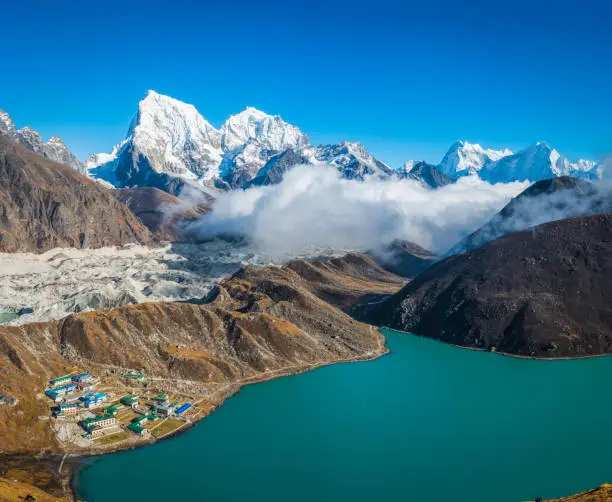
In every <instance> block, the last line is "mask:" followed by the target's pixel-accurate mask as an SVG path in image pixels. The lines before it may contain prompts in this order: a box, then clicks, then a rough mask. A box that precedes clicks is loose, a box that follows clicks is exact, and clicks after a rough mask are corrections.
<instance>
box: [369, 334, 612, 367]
mask: <svg viewBox="0 0 612 502" xmlns="http://www.w3.org/2000/svg"><path fill="white" fill-rule="evenodd" d="M378 329H379V330H383V329H388V330H389V331H395V332H396V333H401V334H402V335H409V336H417V337H419V338H424V339H426V340H432V341H434V342H438V343H442V344H444V345H449V346H451V347H456V348H458V349H463V350H473V351H475V352H488V353H489V354H497V355H499V356H503V357H511V358H513V359H526V360H533V361H578V360H581V359H596V358H599V357H611V356H612V354H585V355H581V356H560V357H539V356H523V355H520V354H512V353H510V352H501V351H497V350H489V349H483V348H480V347H468V346H467V345H458V344H456V343H450V342H446V341H444V340H440V339H438V338H433V337H431V336H425V335H419V334H418V333H412V332H410V331H402V330H399V329H395V328H390V327H388V326H380V327H379V328H378Z"/></svg>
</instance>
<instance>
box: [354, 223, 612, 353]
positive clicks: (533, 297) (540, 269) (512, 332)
mask: <svg viewBox="0 0 612 502" xmlns="http://www.w3.org/2000/svg"><path fill="white" fill-rule="evenodd" d="M611 274H612V214H611V213H604V214H598V215H591V216H583V217H579V218H571V219H566V220H560V221H555V222H550V223H546V224H543V225H540V226H537V227H534V228H533V229H531V230H527V231H523V232H516V233H512V234H509V235H506V236H505V237H502V238H500V239H497V240H495V241H493V242H490V243H488V244H485V245H484V246H481V247H479V248H477V249H474V250H472V251H470V252H468V253H465V254H461V255H455V256H451V257H450V258H447V259H445V260H443V261H441V262H438V263H436V264H435V265H433V266H432V267H431V268H430V269H429V270H427V271H425V272H424V273H423V274H422V275H420V276H418V277H417V278H416V279H415V280H414V281H412V282H410V283H409V284H408V285H406V286H405V287H404V288H403V289H402V290H401V291H399V292H398V293H397V294H395V295H394V296H392V297H391V298H390V299H388V300H387V301H385V302H382V303H380V304H378V305H371V306H369V307H368V308H363V309H361V310H360V311H359V314H358V316H359V318H361V319H365V320H368V321H370V322H372V323H375V324H379V325H383V326H388V327H390V328H393V329H398V330H402V331H410V332H415V333H418V334H421V335H425V336H429V337H433V338H438V339H440V340H443V341H445V342H448V343H453V344H457V345H462V346H466V347H475V348H480V349H486V350H497V351H501V352H505V353H510V354H517V355H521V356H536V357H564V356H587V355H598V354H606V353H612V306H611V305H610V302H609V298H611V297H612V283H611V282H610V277H612V275H611Z"/></svg>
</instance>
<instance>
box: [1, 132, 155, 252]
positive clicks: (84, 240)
mask: <svg viewBox="0 0 612 502" xmlns="http://www.w3.org/2000/svg"><path fill="white" fill-rule="evenodd" d="M150 242H151V234H150V233H149V231H148V230H147V228H146V227H145V226H144V225H143V224H142V223H140V221H139V220H138V219H137V218H136V217H135V216H134V215H133V214H132V213H131V211H130V210H129V209H128V207H127V206H126V205H125V204H123V203H121V202H119V201H118V200H116V199H115V198H114V197H113V195H112V193H111V192H110V191H109V190H107V189H105V188H104V187H102V186H100V185H99V184H98V183H96V182H94V181H92V180H90V179H88V178H87V177H85V176H83V175H81V174H79V173H78V172H76V171H75V170H74V169H71V168H69V167H67V166H65V165H62V164H58V163H56V162H54V161H51V160H49V159H46V158H44V157H41V156H40V155H37V154H35V153H33V152H31V151H30V150H28V149H27V148H26V147H24V146H23V145H21V144H19V143H16V142H14V141H11V140H10V139H8V138H6V137H3V136H0V251H1V252H15V251H32V252H39V251H45V250H48V249H51V248H54V247H78V248H85V247H88V248H94V247H102V246H111V245H124V244H128V243H141V244H149V243H150Z"/></svg>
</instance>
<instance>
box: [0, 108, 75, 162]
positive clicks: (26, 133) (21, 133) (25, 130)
mask: <svg viewBox="0 0 612 502" xmlns="http://www.w3.org/2000/svg"><path fill="white" fill-rule="evenodd" d="M0 134H2V135H5V136H8V137H9V138H10V139H12V140H13V141H17V142H18V143H21V144H22V145H24V146H25V147H26V148H28V149H29V150H32V151H33V152H36V153H38V154H40V155H42V156H43V157H47V158H48V159H51V160H54V161H55V162H59V163H60V164H66V165H68V166H70V167H72V168H73V169H75V170H77V171H79V172H81V173H85V168H84V166H83V163H82V162H81V161H80V160H78V159H77V158H76V157H75V156H74V155H73V153H72V152H71V151H70V150H69V149H68V147H67V146H66V145H65V144H64V142H63V141H62V139H61V138H60V137H59V136H53V137H52V138H51V139H50V140H49V141H47V142H46V143H45V142H44V141H43V139H42V138H41V136H40V134H39V133H38V132H37V131H35V130H34V129H32V128H31V127H28V126H26V127H22V128H21V129H17V128H16V127H15V124H14V123H13V119H11V116H10V115H9V114H8V113H6V112H4V111H2V110H0Z"/></svg>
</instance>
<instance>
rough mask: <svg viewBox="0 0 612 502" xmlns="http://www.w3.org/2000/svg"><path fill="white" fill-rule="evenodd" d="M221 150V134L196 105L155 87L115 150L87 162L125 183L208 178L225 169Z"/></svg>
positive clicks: (94, 172) (96, 172) (93, 170)
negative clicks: (125, 136)
mask: <svg viewBox="0 0 612 502" xmlns="http://www.w3.org/2000/svg"><path fill="white" fill-rule="evenodd" d="M221 154H222V152H221V134H220V133H219V131H218V130H217V129H215V128H214V127H213V126H212V125H211V124H210V123H209V122H207V121H206V120H205V119H204V117H202V115H200V113H199V112H198V110H196V108H195V106H193V105H191V104H187V103H184V102H182V101H179V100H178V99H174V98H171V97H170V96H165V95H163V94H159V93H158V92H155V91H153V90H149V91H148V92H147V94H146V96H145V97H144V98H143V99H142V100H141V101H140V103H139V104H138V112H137V113H136V115H135V116H134V119H133V120H132V123H131V125H130V128H129V130H128V135H127V138H126V139H125V140H124V141H122V142H121V143H119V144H118V145H116V146H115V147H114V148H113V152H112V153H110V154H92V155H90V156H89V159H88V161H87V167H88V169H89V172H90V175H91V176H92V177H94V178H96V179H101V180H103V181H106V182H109V183H112V184H113V185H116V186H120V187H124V186H133V185H138V186H140V185H142V184H149V183H151V184H153V186H156V184H159V183H163V182H164V181H165V180H166V178H165V177H166V176H170V177H178V178H182V179H187V180H192V181H198V182H200V183H208V182H211V181H212V180H213V179H214V178H216V177H217V176H218V174H219V171H218V167H219V164H220V162H221ZM162 178H163V179H162ZM166 181H167V180H166ZM160 186H161V187H162V188H163V186H162V185H160Z"/></svg>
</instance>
